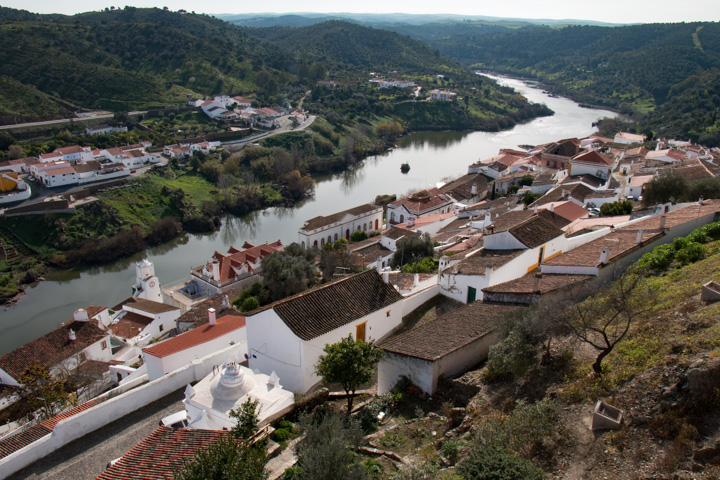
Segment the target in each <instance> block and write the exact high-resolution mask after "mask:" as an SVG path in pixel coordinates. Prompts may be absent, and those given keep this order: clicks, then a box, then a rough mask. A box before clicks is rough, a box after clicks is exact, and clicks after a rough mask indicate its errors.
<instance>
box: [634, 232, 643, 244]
mask: <svg viewBox="0 0 720 480" xmlns="http://www.w3.org/2000/svg"><path fill="white" fill-rule="evenodd" d="M642 237H643V231H642V230H638V232H637V237H635V243H642Z"/></svg>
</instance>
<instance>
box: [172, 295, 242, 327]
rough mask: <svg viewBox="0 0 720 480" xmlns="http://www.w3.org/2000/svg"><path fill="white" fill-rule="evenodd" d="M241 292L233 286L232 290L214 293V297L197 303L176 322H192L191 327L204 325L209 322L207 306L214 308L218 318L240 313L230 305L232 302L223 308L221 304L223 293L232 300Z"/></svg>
mask: <svg viewBox="0 0 720 480" xmlns="http://www.w3.org/2000/svg"><path fill="white" fill-rule="evenodd" d="M241 293H242V288H235V289H232V290H228V291H227V292H225V293H221V294H219V295H215V296H214V297H211V298H208V299H207V300H205V301H204V302H202V303H199V304H198V305H196V306H194V307H193V308H191V309H190V310H188V311H187V312H185V313H183V314H182V315H180V316H179V317H178V318H177V320H176V322H178V323H185V324H187V323H192V324H193V327H192V328H197V327H199V326H201V325H205V324H206V323H208V322H209V317H208V308H214V309H215V318H217V319H220V318H221V317H224V316H225V315H240V312H239V311H238V310H236V309H235V307H233V306H232V303H230V306H229V307H228V308H225V309H223V308H222V304H223V297H225V295H227V297H228V300H229V301H230V302H232V301H233V300H234V299H236V298H237V297H239V296H240V294H241Z"/></svg>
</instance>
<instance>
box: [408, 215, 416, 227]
mask: <svg viewBox="0 0 720 480" xmlns="http://www.w3.org/2000/svg"><path fill="white" fill-rule="evenodd" d="M407 226H408V227H414V226H415V217H408V221H407Z"/></svg>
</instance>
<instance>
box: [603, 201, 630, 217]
mask: <svg viewBox="0 0 720 480" xmlns="http://www.w3.org/2000/svg"><path fill="white" fill-rule="evenodd" d="M632 211H633V205H632V202H630V201H629V200H619V201H617V202H610V203H605V204H603V205H602V206H601V207H600V216H602V217H613V216H616V215H630V214H631V213H632Z"/></svg>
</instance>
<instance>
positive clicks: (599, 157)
mask: <svg viewBox="0 0 720 480" xmlns="http://www.w3.org/2000/svg"><path fill="white" fill-rule="evenodd" d="M614 163H615V162H614V161H613V160H612V159H611V158H609V157H607V156H606V155H603V154H602V153H599V152H596V151H594V150H590V151H589V152H584V153H581V154H579V155H576V156H575V157H573V158H572V159H570V162H569V164H570V165H569V167H568V176H570V175H593V176H595V177H599V178H602V179H603V180H608V179H609V178H610V175H611V173H612V169H613V165H614Z"/></svg>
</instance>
